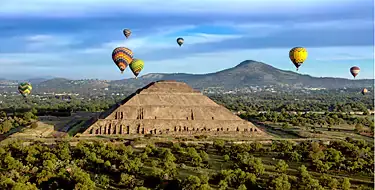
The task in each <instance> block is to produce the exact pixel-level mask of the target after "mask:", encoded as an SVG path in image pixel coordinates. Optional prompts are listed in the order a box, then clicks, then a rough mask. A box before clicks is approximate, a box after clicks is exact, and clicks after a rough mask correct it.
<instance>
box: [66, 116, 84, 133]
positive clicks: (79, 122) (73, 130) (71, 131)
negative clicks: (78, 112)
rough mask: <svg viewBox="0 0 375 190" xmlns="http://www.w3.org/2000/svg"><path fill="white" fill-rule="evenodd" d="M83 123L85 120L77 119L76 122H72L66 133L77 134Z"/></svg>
mask: <svg viewBox="0 0 375 190" xmlns="http://www.w3.org/2000/svg"><path fill="white" fill-rule="evenodd" d="M85 123H86V120H80V121H78V122H77V123H76V124H74V126H72V127H71V128H70V129H69V131H68V135H69V136H74V135H75V134H77V133H78V132H79V131H80V130H81V129H82V127H83V126H84V124H85Z"/></svg>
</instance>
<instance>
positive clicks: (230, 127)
mask: <svg viewBox="0 0 375 190" xmlns="http://www.w3.org/2000/svg"><path fill="white" fill-rule="evenodd" d="M206 132H222V133H224V132H249V133H255V132H258V133H259V132H261V131H258V130H257V128H256V127H255V126H254V125H252V124H251V123H249V122H246V121H219V120H216V121H215V120H212V121H202V120H200V121H197V120H195V121H194V120H167V119H165V120H162V119H158V120H150V119H143V120H98V121H97V122H96V123H94V124H93V125H92V126H91V127H90V128H88V129H87V130H86V131H85V132H84V133H83V134H84V135H126V134H139V135H142V134H179V133H206Z"/></svg>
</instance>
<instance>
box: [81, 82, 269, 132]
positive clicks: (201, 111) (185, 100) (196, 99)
mask: <svg viewBox="0 0 375 190" xmlns="http://www.w3.org/2000/svg"><path fill="white" fill-rule="evenodd" d="M199 133H203V134H207V135H209V134H212V135H224V134H227V135H231V134H233V133H242V134H245V133H246V134H249V135H257V136H258V135H265V133H264V132H263V131H261V130H259V129H258V128H257V127H255V126H254V125H253V124H252V123H250V122H248V121H244V120H242V119H241V118H239V117H238V116H236V115H234V114H233V113H232V112H231V111H229V110H228V109H226V108H225V107H223V106H221V105H218V104H216V103H215V102H214V101H212V100H211V99H210V98H208V97H207V96H205V95H203V94H202V93H200V92H199V91H197V90H194V89H193V88H191V87H190V86H189V85H187V84H186V83H182V82H176V81H157V82H152V83H150V84H149V85H147V86H145V87H143V88H141V89H138V90H137V91H136V92H135V93H133V94H132V95H130V96H129V97H127V98H126V99H124V100H123V101H122V102H120V103H118V104H117V105H115V106H113V107H112V108H111V109H109V110H108V111H106V112H104V113H102V114H101V115H100V117H99V118H97V119H95V120H94V121H92V125H91V126H90V127H89V128H87V130H86V131H85V132H83V134H82V135H136V134H139V135H144V134H155V135H163V134H168V135H173V134H175V135H184V134H186V135H188V134H199Z"/></svg>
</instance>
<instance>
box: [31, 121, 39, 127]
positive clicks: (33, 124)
mask: <svg viewBox="0 0 375 190" xmlns="http://www.w3.org/2000/svg"><path fill="white" fill-rule="evenodd" d="M30 127H31V128H32V129H36V128H37V127H38V123H37V122H33V123H31V125H30Z"/></svg>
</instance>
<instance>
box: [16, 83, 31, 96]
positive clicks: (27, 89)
mask: <svg viewBox="0 0 375 190" xmlns="http://www.w3.org/2000/svg"><path fill="white" fill-rule="evenodd" d="M32 89H33V87H32V86H31V84H30V83H27V82H23V83H20V84H19V85H18V91H19V92H20V94H21V95H22V96H23V97H26V96H27V95H29V94H30V93H31V90H32Z"/></svg>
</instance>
